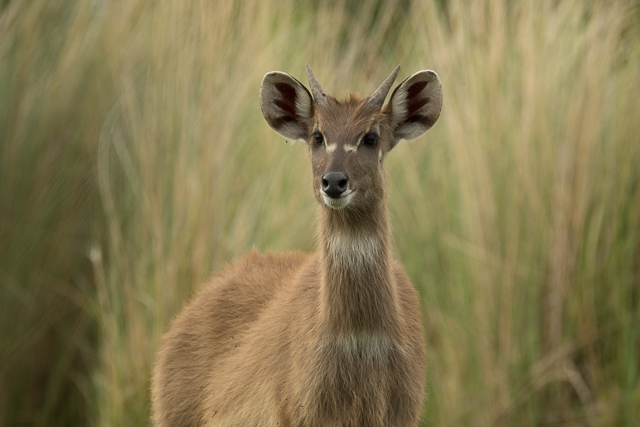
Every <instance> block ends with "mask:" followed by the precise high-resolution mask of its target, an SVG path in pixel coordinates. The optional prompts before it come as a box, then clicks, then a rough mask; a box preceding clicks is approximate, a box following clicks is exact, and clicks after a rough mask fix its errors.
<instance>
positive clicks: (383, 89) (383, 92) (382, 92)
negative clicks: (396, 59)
mask: <svg viewBox="0 0 640 427" xmlns="http://www.w3.org/2000/svg"><path fill="white" fill-rule="evenodd" d="M398 71H400V66H399V65H398V66H397V67H396V69H395V70H393V71H392V72H391V74H390V75H389V77H387V79H386V80H385V81H383V82H382V84H381V85H380V87H379V88H378V89H376V91H375V92H373V94H372V95H371V96H370V97H369V102H368V104H370V105H376V106H378V107H380V108H382V104H384V100H385V98H386V97H387V94H388V93H389V89H391V86H392V85H393V82H394V81H395V80H396V77H397V76H398Z"/></svg>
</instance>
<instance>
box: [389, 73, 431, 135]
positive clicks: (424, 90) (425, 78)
mask: <svg viewBox="0 0 640 427" xmlns="http://www.w3.org/2000/svg"><path fill="white" fill-rule="evenodd" d="M440 110H442V84H441V83H440V78H439V77H438V75H437V74H436V72H435V71H432V70H422V71H418V72H417V73H415V74H413V75H412V76H410V77H409V78H407V79H406V80H405V81H403V82H402V83H400V84H399V85H398V87H396V88H395V90H394V91H393V93H392V94H391V100H390V101H389V103H388V104H387V105H386V106H385V111H386V113H387V114H389V115H390V116H391V123H392V128H393V129H394V146H395V144H397V143H398V141H400V140H401V139H406V140H412V139H416V138H417V137H419V136H421V135H422V134H424V133H425V132H426V131H428V130H429V129H431V127H432V126H433V125H434V123H435V122H436V121H437V120H438V117H440Z"/></svg>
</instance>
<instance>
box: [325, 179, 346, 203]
mask: <svg viewBox="0 0 640 427" xmlns="http://www.w3.org/2000/svg"><path fill="white" fill-rule="evenodd" d="M347 182H348V179H347V175H345V174H343V173H342V172H327V173H325V174H324V176H323V177H322V191H324V193H325V194H326V195H327V196H329V197H331V198H332V199H337V198H338V197H340V196H341V195H342V193H344V192H345V191H347Z"/></svg>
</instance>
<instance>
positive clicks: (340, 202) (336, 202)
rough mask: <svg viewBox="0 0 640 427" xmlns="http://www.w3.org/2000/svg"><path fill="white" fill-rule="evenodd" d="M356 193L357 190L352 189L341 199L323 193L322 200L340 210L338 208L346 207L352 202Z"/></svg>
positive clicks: (332, 207)
mask: <svg viewBox="0 0 640 427" xmlns="http://www.w3.org/2000/svg"><path fill="white" fill-rule="evenodd" d="M354 194H355V191H350V192H349V193H347V194H345V195H344V196H342V197H340V198H339V199H332V198H331V197H329V196H327V195H326V194H324V193H322V200H324V204H325V205H327V206H328V207H330V208H331V209H336V210H338V209H342V208H344V207H345V206H347V205H348V204H349V203H351V199H352V198H353V195H354Z"/></svg>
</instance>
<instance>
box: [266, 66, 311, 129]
mask: <svg viewBox="0 0 640 427" xmlns="http://www.w3.org/2000/svg"><path fill="white" fill-rule="evenodd" d="M260 108H261V109H262V115H263V116H264V118H265V120H266V121H267V123H268V124H269V126H271V128H272V129H273V130H274V131H276V132H277V133H278V134H279V135H281V136H283V137H285V138H286V139H289V140H292V141H296V140H306V138H307V136H308V129H309V128H310V127H311V125H312V121H313V98H312V97H311V94H310V93H309V90H307V88H306V87H305V86H304V85H303V84H302V83H300V82H299V81H298V80H296V79H295V78H293V77H291V76H290V75H289V74H287V73H283V72H281V71H272V72H270V73H267V74H265V75H264V78H263V79H262V84H261V85H260Z"/></svg>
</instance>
